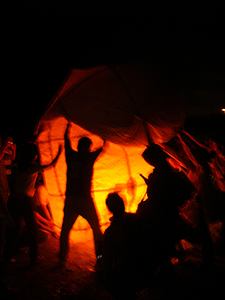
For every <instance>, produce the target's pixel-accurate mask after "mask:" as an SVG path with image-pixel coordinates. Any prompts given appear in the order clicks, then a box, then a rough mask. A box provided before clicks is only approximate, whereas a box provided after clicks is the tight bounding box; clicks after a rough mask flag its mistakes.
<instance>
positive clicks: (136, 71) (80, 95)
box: [37, 64, 184, 229]
mask: <svg viewBox="0 0 225 300" xmlns="http://www.w3.org/2000/svg"><path fill="white" fill-rule="evenodd" d="M67 120H70V121H71V122H72V123H73V125H72V129H71V132H70V140H71V145H72V148H73V149H74V150H76V147H77V142H78V140H79V138H80V137H82V136H88V137H89V138H90V139H91V140H92V143H93V145H92V150H95V149H97V148H99V147H101V146H102V144H103V142H102V138H104V139H106V140H107V143H106V145H105V147H104V152H103V153H102V154H101V155H100V156H99V158H98V160H97V161H96V163H95V165H94V175H93V189H92V195H93V199H94V202H95V205H96V207H97V210H98V213H99V219H100V224H101V225H103V224H105V223H106V222H108V218H109V212H108V210H107V208H106V206H105V199H106V197H107V195H108V193H109V192H113V191H118V192H120V193H121V195H122V196H123V198H124V200H125V202H126V203H125V204H126V211H133V212H134V211H136V208H137V205H138V203H139V202H140V201H141V200H142V198H143V197H144V195H145V192H146V186H145V183H144V181H143V179H142V178H141V177H140V175H139V174H140V173H142V174H143V175H144V176H148V174H149V173H150V172H152V168H151V166H149V165H148V164H147V163H146V162H145V161H144V159H143V158H142V156H141V154H142V152H143V151H144V149H145V147H146V145H147V144H148V142H147V136H146V128H145V127H144V126H143V122H144V124H145V125H146V124H147V125H146V126H147V131H149V133H150V135H151V137H152V139H153V140H154V142H157V143H161V142H167V141H169V140H170V139H171V137H172V136H173V135H174V130H175V129H176V128H177V127H180V126H181V125H182V124H183V122H184V101H183V97H182V94H180V92H179V91H177V89H176V88H175V87H172V86H171V85H169V84H168V83H167V81H166V80H165V78H161V77H160V75H159V74H158V73H157V72H156V71H154V70H153V69H152V68H151V67H149V66H148V65H145V64H128V65H120V66H112V67H107V66H102V67H97V68H91V69H82V70H71V73H70V74H69V76H68V78H67V79H66V80H65V83H64V84H63V85H62V87H61V88H60V89H59V91H58V93H57V95H56V96H55V97H54V98H53V100H52V102H51V104H50V106H49V107H48V109H47V110H46V112H45V113H44V115H43V117H42V118H41V120H40V121H39V123H38V125H37V128H38V126H40V125H41V124H44V125H45V126H44V128H45V130H44V131H43V132H42V133H41V134H40V136H39V139H38V147H39V152H40V158H41V162H42V163H47V162H49V161H51V160H52V159H53V157H55V155H56V153H57V151H58V147H59V144H63V143H64V132H65V129H66V124H67V122H68V121H67ZM44 177H45V182H46V185H47V189H48V192H49V194H50V197H51V206H52V210H53V215H54V220H55V223H56V224H57V225H58V226H59V227H60V226H61V223H62V217H63V205H64V199H65V187H66V163H65V153H64V151H63V152H62V154H61V156H60V159H59V161H58V162H57V164H56V165H55V167H54V168H51V169H49V170H46V171H45V174H44ZM85 227H87V223H86V221H84V220H83V219H81V217H79V219H78V220H77V222H76V223H75V229H83V228H85Z"/></svg>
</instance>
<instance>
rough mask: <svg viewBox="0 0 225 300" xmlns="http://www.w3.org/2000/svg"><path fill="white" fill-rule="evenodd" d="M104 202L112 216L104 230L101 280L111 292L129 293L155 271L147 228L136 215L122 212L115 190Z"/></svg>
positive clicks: (121, 201) (133, 291) (119, 199)
mask: <svg viewBox="0 0 225 300" xmlns="http://www.w3.org/2000/svg"><path fill="white" fill-rule="evenodd" d="M106 205H107V207H108V209H109V211H110V212H111V213H112V214H113V216H112V217H111V219H110V220H111V224H110V226H109V227H108V228H107V229H106V230H105V233H104V247H103V263H102V270H101V271H102V272H103V279H104V280H105V282H106V284H107V285H108V287H109V288H110V289H111V291H112V292H114V293H117V294H118V293H119V294H124V293H125V294H127V293H128V292H129V293H130V295H131V296H132V294H134V293H135V291H136V290H137V289H138V288H139V287H140V285H142V284H144V282H145V283H146V281H147V280H148V279H149V277H150V276H152V275H153V274H154V273H155V271H156V265H155V263H154V258H155V257H154V251H153V246H152V240H151V231H150V228H148V227H145V224H144V223H143V222H142V220H140V219H139V218H138V217H137V215H136V214H134V213H127V212H125V207H124V202H123V199H122V198H121V197H120V196H119V195H118V194H117V193H110V194H109V195H108V197H107V199H106ZM122 296H123V295H122Z"/></svg>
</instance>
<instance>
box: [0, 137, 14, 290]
mask: <svg viewBox="0 0 225 300" xmlns="http://www.w3.org/2000/svg"><path fill="white" fill-rule="evenodd" d="M11 147H12V144H11V143H8V142H7V140H5V141H4V143H3V145H2V138H1V137H0V292H2V293H3V290H2V289H3V288H4V289H6V285H5V283H4V274H3V253H4V245H5V231H6V228H12V227H13V225H14V222H13V220H12V217H11V215H10V213H9V211H8V208H7V200H8V196H9V188H8V180H7V171H6V168H5V161H4V157H5V154H6V153H7V152H8V151H10V150H11ZM12 151H13V150H12Z"/></svg>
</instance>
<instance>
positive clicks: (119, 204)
mask: <svg viewBox="0 0 225 300" xmlns="http://www.w3.org/2000/svg"><path fill="white" fill-rule="evenodd" d="M106 205H107V207H108V209H109V211H111V213H113V215H114V216H121V215H123V213H124V211H125V206H124V202H123V199H122V198H121V197H120V196H119V195H118V194H117V193H111V194H109V195H108V197H107V199H106Z"/></svg>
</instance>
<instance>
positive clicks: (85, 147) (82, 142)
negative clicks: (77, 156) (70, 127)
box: [77, 137, 92, 152]
mask: <svg viewBox="0 0 225 300" xmlns="http://www.w3.org/2000/svg"><path fill="white" fill-rule="evenodd" d="M91 144H92V142H91V140H90V139H89V138H88V137H82V138H81V139H79V142H78V146H77V149H78V151H79V152H89V151H90V147H91Z"/></svg>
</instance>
